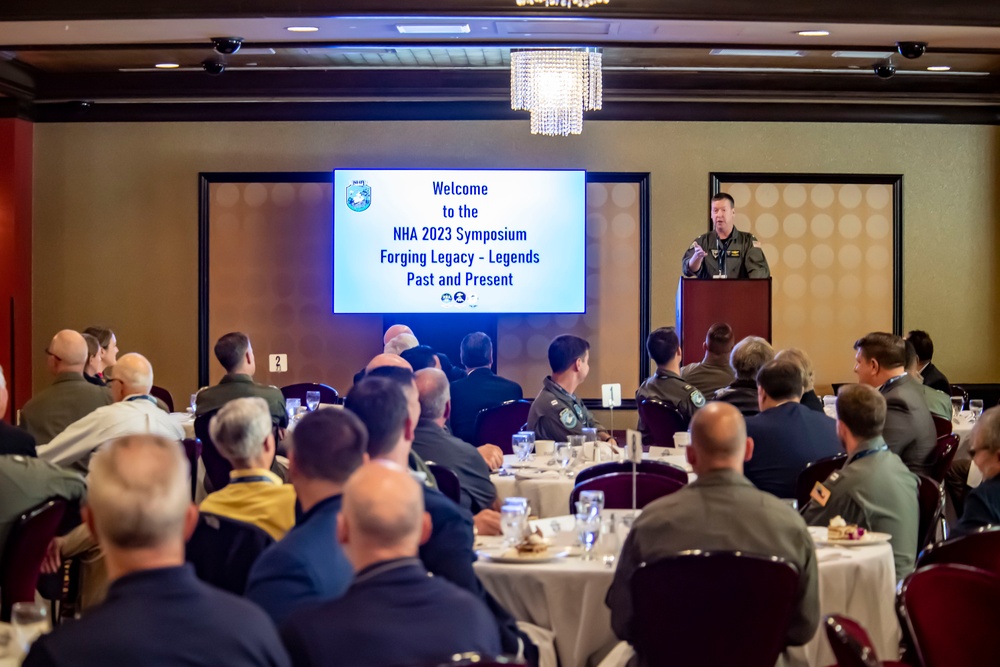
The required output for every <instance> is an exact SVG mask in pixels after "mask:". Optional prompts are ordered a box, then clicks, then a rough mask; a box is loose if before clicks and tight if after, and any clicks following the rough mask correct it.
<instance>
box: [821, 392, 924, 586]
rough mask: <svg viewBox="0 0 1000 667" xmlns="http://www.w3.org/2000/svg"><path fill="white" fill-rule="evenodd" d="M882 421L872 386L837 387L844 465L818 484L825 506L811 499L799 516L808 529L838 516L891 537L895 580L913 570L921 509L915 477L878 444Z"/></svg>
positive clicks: (883, 406) (879, 400)
mask: <svg viewBox="0 0 1000 667" xmlns="http://www.w3.org/2000/svg"><path fill="white" fill-rule="evenodd" d="M885 420H886V401H885V397H883V396H882V395H881V394H879V392H878V391H876V390H875V389H874V388H873V387H870V386H867V385H863V384H849V385H846V386H843V387H841V388H840V392H838V394H837V437H839V438H840V441H841V442H842V443H843V444H844V449H845V450H847V463H846V465H844V467H843V468H841V469H840V470H838V471H837V472H834V473H833V474H831V475H830V476H829V477H828V478H827V479H826V481H825V482H823V487H824V488H823V489H817V491H819V492H820V493H821V494H822V495H823V496H826V500H825V502H822V501H820V500H817V499H816V498H815V497H814V498H813V499H812V500H810V501H809V504H808V505H806V506H805V508H804V509H803V510H802V516H803V517H804V518H805V520H806V521H807V522H808V523H809V525H811V526H823V527H826V526H829V525H830V520H831V519H833V518H834V517H838V516H839V517H842V518H843V519H844V521H846V522H847V523H848V524H857V525H858V526H860V527H861V528H864V529H865V530H873V531H876V532H879V533H888V534H890V535H892V540H891V542H890V544H891V546H892V553H893V560H895V563H896V580H897V581H899V580H901V579H902V578H903V577H905V576H906V575H908V574H909V573H910V572H911V571H912V570H913V563H914V560H915V558H916V555H917V543H918V535H917V532H918V522H919V518H920V507H919V505H918V503H917V478H916V476H915V475H914V474H913V473H911V472H910V471H909V470H907V469H906V466H904V465H903V462H902V461H901V460H900V458H899V457H898V456H897V455H896V454H894V453H893V452H891V451H890V450H889V448H888V447H887V446H886V444H885V440H883V439H882V428H883V424H885ZM826 492H828V494H827V493H826Z"/></svg>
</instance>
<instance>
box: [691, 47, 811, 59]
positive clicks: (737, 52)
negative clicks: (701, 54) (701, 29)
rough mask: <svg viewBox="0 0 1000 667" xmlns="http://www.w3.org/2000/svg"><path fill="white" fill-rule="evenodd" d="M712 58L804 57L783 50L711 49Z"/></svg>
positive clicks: (801, 53)
mask: <svg viewBox="0 0 1000 667" xmlns="http://www.w3.org/2000/svg"><path fill="white" fill-rule="evenodd" d="M710 53H711V54H712V55H713V56H756V57H759V58H799V57H801V56H804V55H805V53H803V52H802V51H791V50H783V49H712V50H711V52H710Z"/></svg>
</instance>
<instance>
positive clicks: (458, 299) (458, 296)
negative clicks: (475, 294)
mask: <svg viewBox="0 0 1000 667" xmlns="http://www.w3.org/2000/svg"><path fill="white" fill-rule="evenodd" d="M454 298H455V303H465V292H455V294H454Z"/></svg>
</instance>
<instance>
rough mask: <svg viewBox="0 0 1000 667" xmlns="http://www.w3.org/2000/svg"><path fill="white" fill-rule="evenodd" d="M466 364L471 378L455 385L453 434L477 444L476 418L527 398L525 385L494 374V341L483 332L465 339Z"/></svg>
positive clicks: (463, 355) (464, 353) (452, 415)
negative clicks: (487, 410)
mask: <svg viewBox="0 0 1000 667" xmlns="http://www.w3.org/2000/svg"><path fill="white" fill-rule="evenodd" d="M461 350H462V351H461V354H462V363H463V364H464V365H465V367H466V368H467V369H469V374H468V375H467V376H466V377H464V378H462V379H461V380H456V381H455V382H452V383H451V431H452V433H454V434H455V435H456V436H457V437H459V438H461V439H462V440H464V441H466V442H471V443H475V441H476V415H478V414H479V412H480V411H481V410H485V409H486V408H495V407H496V406H498V405H503V404H504V403H506V402H507V401H519V400H521V399H522V398H524V391H523V390H522V389H521V385H519V384H518V383H516V382H513V381H511V380H508V379H506V378H502V377H500V376H499V375H497V374H495V373H494V372H493V371H492V370H490V366H492V365H493V341H491V340H490V337H489V336H487V335H486V334H484V333H483V332H481V331H477V332H475V333H470V334H469V335H468V336H466V337H465V338H463V339H462V348H461ZM494 444H496V443H494Z"/></svg>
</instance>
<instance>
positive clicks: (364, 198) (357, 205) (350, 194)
mask: <svg viewBox="0 0 1000 667" xmlns="http://www.w3.org/2000/svg"><path fill="white" fill-rule="evenodd" d="M371 205H372V188H371V186H370V185H368V184H366V183H365V182H364V181H354V183H353V184H352V185H348V186H347V208H349V209H351V210H352V211H354V212H356V213H361V212H362V211H365V210H367V209H368V207H369V206H371Z"/></svg>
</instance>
